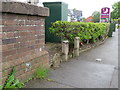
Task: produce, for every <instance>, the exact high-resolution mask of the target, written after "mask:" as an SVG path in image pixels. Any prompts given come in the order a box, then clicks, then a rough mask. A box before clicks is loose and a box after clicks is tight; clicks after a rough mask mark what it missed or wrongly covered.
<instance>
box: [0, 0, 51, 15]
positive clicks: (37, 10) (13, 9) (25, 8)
mask: <svg viewBox="0 0 120 90" xmlns="http://www.w3.org/2000/svg"><path fill="white" fill-rule="evenodd" d="M0 12H3V13H16V14H28V15H38V16H49V8H46V7H40V6H37V5H32V4H29V3H22V2H2V9H0Z"/></svg>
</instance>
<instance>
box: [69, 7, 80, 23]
mask: <svg viewBox="0 0 120 90" xmlns="http://www.w3.org/2000/svg"><path fill="white" fill-rule="evenodd" d="M68 21H72V22H73V21H79V22H81V21H82V11H81V10H76V9H68Z"/></svg>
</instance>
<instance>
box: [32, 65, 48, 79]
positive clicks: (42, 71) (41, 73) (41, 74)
mask: <svg viewBox="0 0 120 90" xmlns="http://www.w3.org/2000/svg"><path fill="white" fill-rule="evenodd" d="M47 75H48V69H46V68H44V67H39V68H37V69H36V71H35V75H34V77H35V78H39V79H45V78H46V77H47Z"/></svg>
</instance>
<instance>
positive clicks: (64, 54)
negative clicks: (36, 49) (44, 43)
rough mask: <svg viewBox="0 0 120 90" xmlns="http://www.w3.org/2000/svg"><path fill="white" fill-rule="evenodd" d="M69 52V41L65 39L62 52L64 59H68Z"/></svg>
mask: <svg viewBox="0 0 120 90" xmlns="http://www.w3.org/2000/svg"><path fill="white" fill-rule="evenodd" d="M68 52H69V41H68V40H64V41H62V53H63V60H64V61H67V60H68Z"/></svg>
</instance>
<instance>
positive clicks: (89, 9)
mask: <svg viewBox="0 0 120 90" xmlns="http://www.w3.org/2000/svg"><path fill="white" fill-rule="evenodd" d="M17 1H21V2H25V1H27V0H17ZM56 1H57V0H39V2H40V3H39V5H40V6H43V5H42V2H56ZM59 1H62V2H65V3H67V4H68V8H69V9H74V8H76V9H77V10H82V12H83V17H85V18H86V17H89V16H91V15H92V13H93V12H94V11H100V10H101V8H103V7H109V8H110V9H111V11H112V5H113V3H115V2H118V1H119V0H59Z"/></svg>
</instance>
